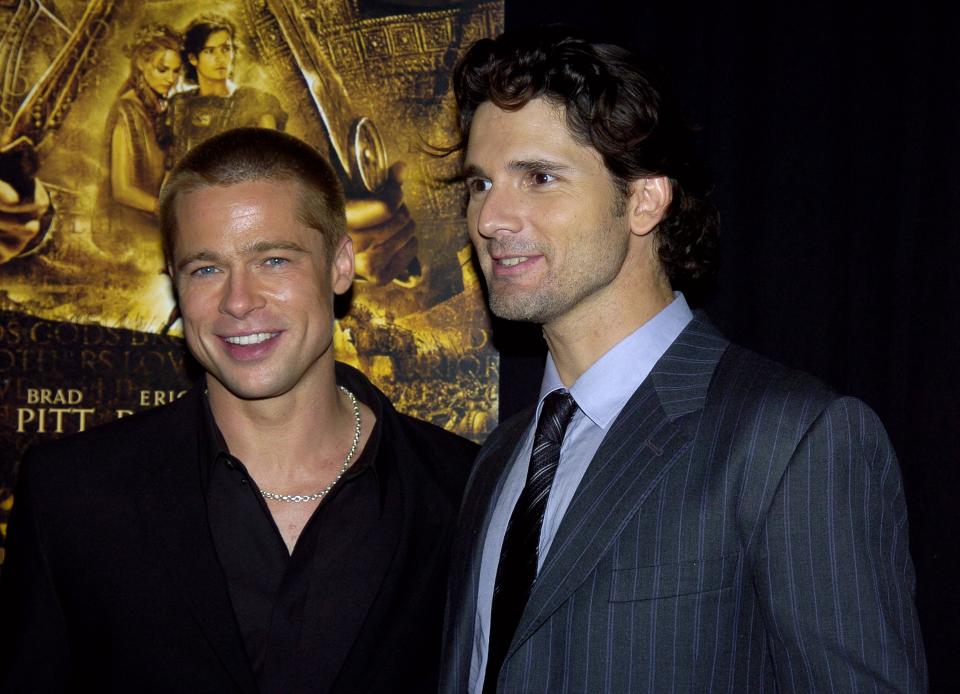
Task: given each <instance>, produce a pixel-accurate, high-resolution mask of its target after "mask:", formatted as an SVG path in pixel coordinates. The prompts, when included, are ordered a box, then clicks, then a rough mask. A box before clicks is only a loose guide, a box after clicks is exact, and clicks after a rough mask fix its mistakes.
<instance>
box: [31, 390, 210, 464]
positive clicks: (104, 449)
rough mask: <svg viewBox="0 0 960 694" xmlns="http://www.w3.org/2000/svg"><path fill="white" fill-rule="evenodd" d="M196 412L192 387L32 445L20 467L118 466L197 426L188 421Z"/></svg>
mask: <svg viewBox="0 0 960 694" xmlns="http://www.w3.org/2000/svg"><path fill="white" fill-rule="evenodd" d="M199 412H200V410H199V393H196V392H194V391H191V392H189V393H187V394H186V395H185V396H184V397H182V398H180V399H179V400H176V401H175V402H172V403H169V404H167V405H160V406H158V407H155V408H152V409H149V410H145V411H143V412H139V413H137V414H134V415H130V416H129V417H122V418H120V419H115V420H113V421H110V422H107V423H105V424H100V425H97V426H95V427H92V428H90V429H88V430H86V431H84V432H81V433H79V434H73V435H71V436H65V437H63V438H60V439H56V440H53V441H45V442H43V443H41V444H38V445H35V446H31V447H30V448H28V449H27V451H26V453H25V454H24V456H23V460H22V462H21V468H26V467H27V466H29V467H30V468H31V469H32V470H33V471H34V472H36V471H37V470H38V469H39V468H51V469H55V470H56V474H57V475H58V476H60V475H71V474H76V475H87V474H91V473H93V471H94V470H105V471H106V470H107V469H108V468H110V469H112V468H114V467H119V468H122V467H124V466H126V464H127V463H128V462H129V461H130V460H131V459H132V458H135V457H137V456H138V455H142V454H146V453H149V454H151V455H152V454H156V452H157V451H158V450H165V449H167V448H168V447H169V446H171V444H172V442H173V441H175V440H179V439H181V438H183V437H185V436H188V435H190V434H191V433H193V432H195V431H196V426H192V425H191V424H192V423H195V422H198V421H199ZM21 474H22V471H21ZM105 474H111V473H109V472H106V473H105Z"/></svg>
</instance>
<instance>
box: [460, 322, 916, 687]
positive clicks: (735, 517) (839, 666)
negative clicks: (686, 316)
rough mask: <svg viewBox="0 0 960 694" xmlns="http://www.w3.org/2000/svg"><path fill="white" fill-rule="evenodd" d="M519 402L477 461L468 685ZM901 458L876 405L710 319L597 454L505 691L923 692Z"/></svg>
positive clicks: (463, 545)
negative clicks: (743, 344)
mask: <svg viewBox="0 0 960 694" xmlns="http://www.w3.org/2000/svg"><path fill="white" fill-rule="evenodd" d="M530 416H531V413H530V412H526V413H522V414H521V415H518V416H517V417H515V418H513V419H511V420H509V421H507V422H505V423H504V424H503V425H502V426H501V427H499V428H498V429H497V431H495V432H494V433H493V434H492V435H491V437H490V439H489V440H488V442H487V444H486V445H485V446H484V449H483V450H482V451H481V453H480V456H479V458H478V459H477V462H476V463H475V466H474V470H473V473H472V476H471V480H470V482H469V483H468V488H467V492H466V496H465V498H464V503H463V507H462V508H461V515H460V521H459V528H458V531H457V536H456V539H455V546H454V554H453V558H452V565H451V575H450V583H449V591H448V603H447V623H446V633H445V639H444V662H443V673H442V682H441V691H442V692H444V693H445V694H460V693H462V692H465V691H466V690H467V683H468V678H469V671H470V658H471V651H472V646H473V638H474V613H475V609H476V595H477V577H478V574H479V564H480V555H481V551H482V546H483V540H484V534H485V532H486V527H487V523H488V520H489V513H490V510H491V508H492V503H491V501H492V499H494V498H496V495H497V494H498V493H499V488H500V486H501V485H502V483H503V477H504V474H503V473H504V471H505V469H506V464H507V462H508V461H509V459H510V457H511V454H512V453H513V449H514V447H515V446H516V445H517V443H518V442H519V440H520V437H521V435H522V433H523V431H524V428H525V427H526V425H527V423H528V422H529V419H530ZM913 590H914V574H913V566H912V564H911V561H910V556H909V551H908V546H907V514H906V508H905V505H904V498H903V490H902V486H901V482H900V475H899V470H898V466H897V462H896V458H895V456H894V453H893V450H892V448H891V446H890V443H889V441H888V439H887V436H886V434H885V432H884V430H883V427H882V425H881V424H880V422H879V421H878V419H877V418H876V416H875V415H874V414H873V412H871V411H870V410H869V409H868V408H867V407H866V406H865V405H864V404H863V403H861V402H859V401H857V400H854V399H851V398H841V397H838V396H836V395H835V394H833V393H831V392H830V391H829V390H828V389H827V388H826V387H825V386H823V385H822V384H820V383H818V382H817V381H815V380H814V379H812V378H810V377H808V376H804V375H803V374H799V373H797V372H793V371H790V370H787V369H785V368H783V367H780V366H778V365H776V364H773V363H772V362H769V361H767V360H764V359H761V358H760V357H757V356H756V355H754V354H752V353H750V352H747V351H746V350H743V349H740V348H738V347H735V346H732V345H730V343H729V342H727V341H726V340H725V339H724V338H723V337H722V336H720V335H719V334H718V333H717V332H716V331H715V329H714V328H713V327H712V326H710V324H709V323H708V322H706V321H705V320H704V319H702V318H700V317H697V318H695V319H694V321H693V322H691V324H690V325H689V326H688V327H687V329H686V330H684V332H683V333H682V334H681V335H680V336H679V337H678V338H677V340H676V341H675V342H674V344H673V345H672V346H671V347H670V349H669V350H668V351H667V353H666V354H665V355H664V356H663V358H662V359H661V360H660V361H659V362H658V363H657V365H656V366H655V367H654V370H653V371H652V372H651V374H650V376H649V377H648V378H647V379H646V380H645V381H644V382H643V384H642V385H641V386H640V387H639V388H638V389H637V391H636V392H635V393H634V395H633V396H632V398H631V399H630V401H629V402H628V403H627V405H626V406H625V407H624V409H623V411H622V412H621V414H620V415H619V417H618V418H617V420H616V422H615V423H614V424H613V426H612V427H611V430H610V431H609V433H608V434H607V436H606V438H605V439H604V441H603V444H602V445H601V446H600V449H599V450H598V451H597V454H596V456H595V457H594V459H593V461H592V462H591V464H590V467H589V469H588V470H587V472H586V474H585V476H584V477H583V480H582V482H581V483H580V486H579V488H578V490H577V493H576V496H575V497H574V499H573V501H572V502H571V504H570V507H569V509H568V510H567V513H566V515H565V516H564V519H563V521H562V523H561V525H560V528H559V530H558V532H557V535H556V537H555V539H554V541H553V545H552V546H551V549H550V552H549V554H548V556H547V557H546V558H545V560H544V563H543V567H542V570H541V572H540V575H539V577H538V579H537V583H536V585H535V586H534V589H533V592H532V594H531V596H530V601H529V602H528V604H527V607H526V610H525V612H524V614H523V617H522V619H521V622H520V625H519V627H518V629H517V633H516V635H515V637H514V640H513V643H512V644H511V647H510V651H509V654H508V656H507V660H506V662H505V663H504V666H503V669H502V670H501V673H500V678H499V688H498V691H499V692H501V693H508V692H509V693H515V692H523V693H524V694H526V693H531V694H532V693H537V692H542V693H544V694H547V693H549V694H563V693H589V694H596V693H600V692H618V693H619V692H624V693H626V692H656V693H657V694H659V693H661V692H861V691H864V692H866V691H869V692H891V691H897V692H900V691H903V692H907V691H909V692H916V691H925V690H926V666H925V663H924V658H923V644H922V640H921V636H920V631H919V627H918V623H917V617H916V611H915V609H914V604H913Z"/></svg>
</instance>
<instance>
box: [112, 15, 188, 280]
mask: <svg viewBox="0 0 960 694" xmlns="http://www.w3.org/2000/svg"><path fill="white" fill-rule="evenodd" d="M181 47H182V38H181V36H180V34H179V33H177V32H176V31H174V30H173V29H171V28H170V27H169V26H167V25H165V24H157V23H150V24H145V25H143V26H141V27H140V28H139V29H138V30H137V33H136V34H135V35H134V37H133V41H132V42H131V43H130V44H129V45H128V46H127V47H126V51H125V52H126V54H127V56H128V57H129V58H130V74H129V76H128V77H127V80H126V81H125V82H124V83H123V85H122V86H121V87H120V91H119V92H118V95H117V99H116V101H115V102H114V104H113V107H112V108H111V109H110V113H109V115H108V116H107V127H106V132H105V134H104V140H105V144H106V157H105V158H106V162H105V164H106V171H107V176H106V181H105V182H104V186H103V189H102V191H101V202H102V203H103V207H101V209H102V210H103V211H105V212H106V214H107V215H108V216H109V219H110V224H109V233H108V234H107V236H108V238H106V239H103V240H102V241H100V242H99V243H98V245H100V246H101V248H102V250H104V251H108V252H110V253H112V254H116V255H119V256H125V255H127V254H128V253H132V254H133V255H134V256H135V258H136V260H138V261H140V263H139V264H141V265H142V266H144V267H147V266H149V267H155V268H159V267H160V265H161V263H162V255H161V246H160V236H159V226H158V221H157V217H156V215H157V196H158V194H159V192H160V186H161V184H162V183H163V177H164V173H165V171H166V164H167V154H168V151H169V146H170V136H169V133H168V131H167V129H166V126H165V125H164V121H165V119H166V111H167V97H168V96H169V95H170V92H171V91H172V89H173V87H174V86H175V85H176V83H177V80H178V79H179V77H180V70H181V67H182V59H181V57H180V50H181Z"/></svg>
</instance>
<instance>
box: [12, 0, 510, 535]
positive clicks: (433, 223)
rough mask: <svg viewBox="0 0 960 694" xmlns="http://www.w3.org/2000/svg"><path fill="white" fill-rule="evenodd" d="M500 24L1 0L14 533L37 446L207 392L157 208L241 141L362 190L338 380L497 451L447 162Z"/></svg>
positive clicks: (352, 216) (361, 2) (169, 3)
mask: <svg viewBox="0 0 960 694" xmlns="http://www.w3.org/2000/svg"><path fill="white" fill-rule="evenodd" d="M208 9H209V10H215V11H208ZM502 20H503V3H502V2H501V1H499V0H497V1H494V2H478V1H476V0H464V1H456V0H405V1H399V0H394V1H393V2H379V1H374V0H313V1H310V0H232V1H228V2H220V3H216V5H206V4H203V3H193V2H185V1H182V0H160V1H154V2H133V1H132V0H91V1H90V2H86V1H82V2H81V1H75V0H56V1H55V2H39V1H37V0H14V1H11V0H0V27H3V29H2V35H0V68H2V72H0V79H2V93H0V99H2V101H0V128H2V139H0V529H4V525H5V524H4V523H3V521H5V518H6V515H7V513H8V511H9V509H10V507H11V505H12V503H14V500H13V498H12V486H13V481H14V478H15V474H16V465H17V461H18V460H19V458H20V455H21V454H22V452H23V450H24V449H25V448H26V447H27V446H28V445H30V444H31V443H32V442H35V441H37V440H40V439H43V438H45V437H52V436H61V435H66V434H71V433H75V432H78V431H82V430H84V429H86V428H89V427H91V426H95V425H97V424H99V423H102V422H105V421H108V420H110V419H113V418H116V417H122V416H127V415H130V414H133V413H135V412H137V411H139V410H142V409H145V408H148V407H153V406H155V405H158V404H162V403H165V402H168V401H170V400H172V399H175V398H177V397H179V396H180V395H182V394H183V393H184V392H185V390H186V389H188V388H189V387H190V385H191V382H192V380H193V379H195V378H196V375H197V373H196V369H195V367H194V366H193V365H192V364H191V362H190V359H189V357H188V355H187V354H186V350H185V346H184V342H183V339H182V328H181V325H180V321H179V320H178V314H177V311H176V306H175V302H174V298H173V295H172V291H171V286H170V278H169V276H168V275H167V274H165V272H164V271H163V269H164V259H163V251H162V245H161V242H160V235H159V224H158V220H157V215H156V209H157V208H156V205H157V196H158V193H159V190H160V187H161V185H162V183H163V180H164V176H165V175H166V173H167V172H168V171H169V170H170V168H171V167H172V166H173V164H174V163H175V162H176V161H177V158H178V157H180V156H182V154H183V153H184V152H185V151H187V150H188V149H189V147H190V146H192V145H194V144H196V143H198V142H200V141H202V140H203V139H205V138H207V137H210V136H211V135H213V134H216V133H217V132H220V131H222V130H226V129H228V128H231V127H239V126H258V127H270V128H280V129H283V130H285V131H287V132H289V133H292V134H293V135H296V136H298V137H300V138H301V139H303V140H305V141H307V142H309V143H310V144H312V145H314V146H315V147H317V148H318V149H319V150H320V151H322V152H323V153H325V154H327V155H328V156H329V159H330V161H331V163H333V165H334V166H335V168H336V169H337V171H338V172H339V174H340V176H341V178H342V181H343V184H344V188H345V191H346V193H347V198H348V201H347V221H348V226H349V228H350V234H351V238H352V240H353V243H354V248H355V250H356V253H357V274H356V278H355V282H354V287H353V290H352V292H351V294H350V296H349V297H348V298H347V301H345V302H343V305H342V306H340V307H338V308H339V310H338V321H337V327H336V330H335V349H336V354H337V358H338V359H340V360H341V361H345V362H347V363H350V364H352V365H354V366H356V367H358V368H360V369H361V370H362V371H364V372H365V373H366V374H367V375H368V376H370V377H371V379H372V380H373V381H374V383H376V384H377V385H378V386H379V387H380V388H381V389H382V390H384V391H385V392H386V393H387V395H388V396H390V397H391V399H393V401H394V403H395V404H396V405H397V407H398V409H400V410H402V411H405V412H407V413H409V414H412V415H414V416H417V417H420V418H423V419H426V420H429V421H432V422H434V423H436V424H439V425H441V426H444V427H446V428H447V429H450V430H452V431H455V432H458V433H460V434H463V435H466V436H468V437H471V438H474V439H476V440H479V439H481V438H483V436H484V435H485V434H487V433H488V432H489V431H491V430H492V429H493V427H494V425H495V424H496V412H497V401H498V390H497V371H498V359H497V354H496V352H495V350H494V349H493V347H492V345H491V344H490V340H489V335H490V329H489V323H488V318H487V314H486V311H485V308H484V304H483V297H482V292H481V288H480V285H479V281H478V279H477V275H476V273H475V271H474V268H473V266H472V264H471V261H470V252H469V244H468V241H467V237H466V232H465V229H464V226H463V223H462V194H461V192H460V191H459V190H458V189H457V188H456V187H453V186H450V185H448V184H447V183H445V180H447V179H449V178H450V177H451V176H452V175H454V174H455V173H456V169H457V165H458V162H456V161H454V160H453V158H452V157H448V158H437V157H434V156H432V155H431V154H430V152H429V147H428V145H430V144H449V143H450V142H451V141H452V139H453V134H452V124H453V120H452V95H451V93H450V84H449V78H450V73H451V70H452V67H453V64H454V63H455V61H456V59H457V57H458V56H459V55H460V53H461V52H462V51H463V50H464V49H465V47H466V46H468V45H469V44H470V43H471V42H472V41H473V40H475V39H477V38H480V37H483V36H490V35H495V34H496V33H498V32H499V31H500V29H501V26H502Z"/></svg>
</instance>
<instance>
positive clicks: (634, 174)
mask: <svg viewBox="0 0 960 694" xmlns="http://www.w3.org/2000/svg"><path fill="white" fill-rule="evenodd" d="M453 79H454V83H453V84H454V93H455V96H456V100H457V109H458V115H459V123H458V125H459V130H460V132H459V137H460V139H459V142H458V143H457V144H456V145H455V146H454V147H452V148H450V149H449V150H448V151H450V152H456V151H461V152H462V151H463V150H465V148H466V144H467V138H468V136H469V134H470V126H471V124H472V122H473V117H474V114H475V113H476V110H477V108H478V107H479V106H480V105H481V104H482V103H484V102H486V101H490V102H492V103H493V104H495V105H496V106H497V107H499V108H501V109H504V110H507V111H514V110H518V109H520V108H522V107H523V106H524V105H526V104H527V103H528V102H530V101H532V100H533V99H537V98H543V99H546V100H548V101H550V102H552V103H555V104H557V105H560V106H563V107H564V112H565V115H566V122H567V128H568V129H569V131H570V133H571V135H572V136H573V137H574V139H575V140H577V141H578V142H580V143H581V144H584V145H589V146H591V147H593V148H594V149H596V150H597V152H599V153H600V155H601V156H602V157H603V161H604V164H605V165H606V167H607V170H608V171H610V173H611V175H612V176H613V179H614V182H615V184H616V185H617V187H618V189H619V190H620V191H621V193H622V194H623V199H624V201H625V200H626V196H627V193H628V191H629V186H630V183H631V182H633V181H635V180H637V179H639V178H643V177H645V176H667V177H668V178H669V179H670V183H671V185H672V188H673V199H672V201H671V203H670V206H669V208H668V209H667V211H666V212H665V214H664V216H663V219H661V220H660V223H659V224H658V225H657V229H656V232H657V234H656V239H657V252H658V256H659V258H660V262H661V264H662V265H663V268H664V271H665V272H666V273H667V276H668V277H669V278H670V280H671V282H674V283H678V282H679V283H682V282H684V281H687V280H695V279H699V278H700V277H702V276H704V275H705V274H707V273H708V272H709V271H710V270H711V269H712V267H713V265H714V263H715V258H716V249H717V237H718V234H719V216H718V214H717V210H716V208H715V207H714V206H713V204H712V203H711V202H710V201H709V193H710V189H711V183H710V180H709V177H708V175H707V173H706V170H705V167H704V166H703V165H702V163H701V162H700V159H699V157H698V156H697V154H696V146H695V141H694V133H693V130H692V128H690V127H689V126H688V125H687V124H686V121H685V120H684V118H683V117H682V114H681V112H680V109H679V107H678V106H677V104H676V103H675V102H674V100H673V99H672V98H671V96H670V95H669V93H668V92H667V90H666V86H665V84H664V83H663V81H662V79H661V78H660V76H659V74H658V71H657V70H656V69H655V68H654V67H653V66H652V65H651V64H649V63H648V62H647V61H645V60H644V59H642V58H641V57H640V56H638V55H637V54H635V53H633V52H631V51H629V50H627V49H625V48H622V47H620V46H616V45H613V44H608V43H595V42H590V41H588V40H587V39H586V38H584V37H582V36H580V35H579V34H578V33H577V32H575V31H574V30H572V29H570V28H569V27H560V26H551V27H539V28H536V29H533V30H526V31H515V32H507V33H504V34H501V35H500V36H499V37H497V38H496V39H481V40H479V41H477V42H476V43H474V44H473V45H472V46H471V47H470V49H469V50H468V51H467V52H466V54H465V55H464V56H463V58H461V60H460V62H459V63H458V64H457V66H456V68H455V70H454V76H453Z"/></svg>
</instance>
